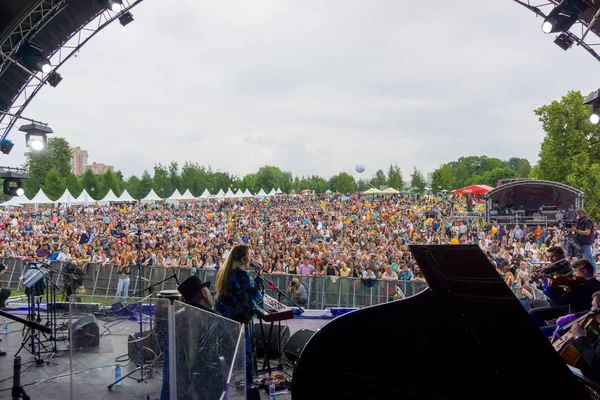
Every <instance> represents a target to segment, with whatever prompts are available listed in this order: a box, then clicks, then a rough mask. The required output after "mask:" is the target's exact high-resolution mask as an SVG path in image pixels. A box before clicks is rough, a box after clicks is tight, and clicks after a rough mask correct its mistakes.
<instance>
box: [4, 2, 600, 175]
mask: <svg viewBox="0 0 600 400" xmlns="http://www.w3.org/2000/svg"><path fill="white" fill-rule="evenodd" d="M175 4H176V5H175ZM133 13H134V17H135V21H134V22H133V23H131V24H129V25H128V26H127V27H121V26H120V25H118V24H113V26H110V27H108V28H107V29H105V30H104V31H103V32H102V33H101V34H99V35H97V36H96V37H95V38H94V39H93V40H91V41H90V43H89V44H88V45H86V46H85V47H84V48H83V49H82V50H81V52H80V54H79V56H78V57H77V58H74V59H72V60H70V62H68V63H67V64H66V65H65V66H64V67H63V68H61V74H62V75H63V77H64V80H63V82H62V83H61V84H60V85H59V86H58V87H57V88H44V90H42V91H41V93H40V95H39V96H38V97H37V98H36V99H35V100H34V101H33V102H32V104H31V105H30V107H29V108H28V109H27V110H26V112H25V113H24V114H25V115H28V116H30V117H32V118H36V119H40V120H43V121H46V122H49V123H50V125H51V126H52V127H53V128H54V130H55V131H56V134H57V135H60V136H64V137H65V138H66V139H67V140H68V141H69V142H70V143H71V144H72V145H74V146H81V147H82V148H85V149H87V150H88V151H89V154H90V161H96V162H104V163H107V164H112V165H114V166H115V167H116V168H117V169H120V170H122V171H123V173H124V174H125V175H131V174H138V175H139V174H141V172H142V171H143V170H144V169H150V170H151V169H152V167H153V166H154V164H155V163H157V162H163V163H166V162H169V161H171V160H176V161H178V162H179V163H180V165H181V164H183V162H184V161H186V160H191V161H194V162H199V163H201V164H205V165H211V166H212V167H213V169H220V170H227V171H230V172H232V173H235V174H239V175H242V174H246V173H250V172H254V171H256V169H258V168H259V167H260V166H262V165H265V164H270V165H277V166H280V167H281V168H282V169H285V170H289V171H292V172H293V173H294V174H298V175H312V174H320V175H323V176H325V177H328V176H330V175H332V174H335V173H337V172H340V171H348V172H352V173H354V172H353V171H354V165H355V164H357V163H363V164H365V165H366V166H367V171H366V172H365V174H363V175H366V176H370V175H371V174H373V173H374V172H375V171H376V170H377V169H380V168H381V169H384V170H386V169H387V168H388V166H389V165H390V164H396V163H397V164H398V165H399V166H400V167H401V168H402V171H403V173H404V175H405V177H407V176H408V175H409V174H410V172H411V171H412V169H413V166H416V167H417V168H419V169H421V171H422V172H423V173H424V174H426V173H427V172H431V171H433V169H434V168H436V167H437V166H438V165H439V164H441V163H443V162H447V161H450V160H454V159H457V158H458V157H461V156H467V155H483V154H485V155H487V156H490V157H498V158H501V159H508V158H510V157H526V158H528V159H529V160H530V161H531V162H532V163H534V162H535V161H536V159H537V154H538V152H539V145H540V141H541V140H542V138H543V132H542V131H541V129H540V125H539V123H538V122H537V119H536V116H535V115H534V114H533V110H534V109H535V108H537V107H539V106H541V105H543V104H546V103H548V102H550V101H552V100H555V99H557V98H559V97H560V96H562V95H564V94H565V93H566V92H567V91H568V90H572V89H576V90H582V91H584V92H587V91H591V90H593V89H595V87H594V86H592V85H597V83H596V82H594V81H593V79H592V77H593V76H595V75H596V69H597V62H596V61H595V60H594V59H593V58H592V57H590V56H589V55H588V54H587V53H585V51H584V50H583V49H581V48H573V49H571V50H569V51H567V52H564V51H562V50H560V49H559V48H558V47H557V46H556V45H554V44H553V43H552V40H553V38H552V37H550V36H548V35H544V34H543V33H542V32H541V29H540V19H536V18H535V17H534V15H533V13H531V12H529V11H528V10H526V9H525V8H523V7H520V6H519V5H518V4H516V3H514V2H511V1H508V0H506V1H494V2H481V1H477V0H465V1H461V2H452V3H449V2H446V1H437V2H408V3H407V2H396V1H391V0H388V1H386V0H382V1H378V2H376V3H373V2H368V1H363V0H361V1H358V0H333V1H327V2H323V1H318V0H307V1H303V2H282V1H275V0H272V1H268V0H262V1H253V2H244V1H238V0H235V1H234V0H230V1H226V2H217V3H203V2H196V1H192V0H178V2H176V3H173V2H143V3H142V4H141V5H140V6H138V7H136V8H135V9H134V12H133ZM568 71H573V73H568ZM17 135H18V132H17V131H16V130H15V131H13V132H12V136H14V137H16V136H17ZM15 142H16V146H15V149H14V150H13V153H15V155H11V156H10V158H9V160H10V161H11V162H13V164H17V163H20V162H21V159H22V157H21V154H19V153H22V152H23V151H24V143H21V140H20V139H18V140H15ZM23 142H24V141H23ZM355 175H356V176H358V175H357V174H355Z"/></svg>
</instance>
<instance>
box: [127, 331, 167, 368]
mask: <svg viewBox="0 0 600 400" xmlns="http://www.w3.org/2000/svg"><path fill="white" fill-rule="evenodd" d="M142 335H143V336H144V338H145V339H144V340H142V346H144V362H146V363H148V362H152V361H154V358H155V357H159V356H160V354H161V351H160V346H159V345H158V340H157V339H156V335H155V334H154V331H143V332H142ZM139 338H140V333H139V332H135V333H130V334H129V339H128V341H127V355H129V360H131V362H133V363H135V364H137V363H139V362H140V342H139V341H138V339H139Z"/></svg>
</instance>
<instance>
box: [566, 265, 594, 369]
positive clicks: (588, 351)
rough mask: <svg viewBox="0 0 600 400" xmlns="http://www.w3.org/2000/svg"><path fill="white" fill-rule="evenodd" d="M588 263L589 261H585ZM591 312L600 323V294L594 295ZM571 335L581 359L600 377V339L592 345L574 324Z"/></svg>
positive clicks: (583, 330) (577, 325) (580, 328)
mask: <svg viewBox="0 0 600 400" xmlns="http://www.w3.org/2000/svg"><path fill="white" fill-rule="evenodd" d="M585 261H587V260H585ZM590 311H591V312H595V313H596V316H595V318H596V321H597V322H600V292H595V293H594V294H593V295H592V308H591V309H590ZM571 335H573V338H574V339H575V340H574V341H573V346H575V347H576V348H577V350H579V353H581V358H583V360H584V361H585V362H586V364H588V365H589V366H590V368H591V370H592V372H593V373H594V374H595V375H596V376H600V337H598V339H596V341H595V342H594V343H590V342H589V341H588V340H587V339H586V336H587V332H586V330H585V329H583V328H582V327H581V325H579V324H573V326H572V327H571Z"/></svg>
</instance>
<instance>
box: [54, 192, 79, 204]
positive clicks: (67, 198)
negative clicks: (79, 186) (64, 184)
mask: <svg viewBox="0 0 600 400" xmlns="http://www.w3.org/2000/svg"><path fill="white" fill-rule="evenodd" d="M75 199H76V197H75V196H73V195H72V194H71V192H69V189H65V191H64V193H63V194H62V196H60V197H59V198H58V200H56V201H55V203H63V204H73V203H74V202H75Z"/></svg>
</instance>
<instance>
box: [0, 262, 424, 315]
mask: <svg viewBox="0 0 600 400" xmlns="http://www.w3.org/2000/svg"><path fill="white" fill-rule="evenodd" d="M0 262H2V263H4V264H5V265H6V266H7V267H8V271H7V272H6V273H5V274H4V275H2V276H0V287H5V288H8V289H10V290H12V291H17V292H20V291H23V290H25V287H24V285H23V283H22V281H21V279H20V278H21V276H23V274H24V273H25V272H26V268H27V267H26V264H25V263H24V262H22V261H21V260H20V259H18V258H0ZM49 264H50V265H51V266H52V269H51V270H50V272H49V273H48V276H49V277H50V278H51V279H52V280H53V281H54V282H55V283H56V284H57V285H58V286H59V287H60V288H63V287H64V285H63V283H62V277H63V275H62V271H63V270H64V267H65V266H66V265H67V263H64V262H59V261H51V262H50V263H49ZM118 267H119V266H118V265H114V264H104V265H102V264H96V263H87V264H85V265H84V267H83V268H84V270H85V279H84V283H83V285H84V286H85V290H86V295H88V296H102V297H114V296H115V294H116V290H117V284H118V281H119V273H118ZM141 272H142V278H143V279H142V285H141V287H140V284H139V279H138V268H137V267H133V268H132V270H131V275H130V283H129V296H133V295H136V294H137V293H138V292H139V291H140V290H144V289H146V288H147V287H148V286H149V285H151V284H152V285H154V284H156V286H155V288H154V292H155V293H157V292H159V291H161V290H167V289H176V288H177V282H176V281H175V278H174V275H177V277H178V279H179V281H180V282H181V281H183V280H185V279H186V278H188V277H189V276H191V275H192V269H190V268H163V267H142V271H141ZM216 273H217V271H214V270H202V269H201V270H198V271H197V272H196V274H197V275H198V276H199V277H200V279H201V280H202V281H210V282H213V283H214V281H215V276H216ZM263 277H264V278H265V279H266V280H269V281H272V282H273V283H274V284H275V286H276V287H278V288H279V289H280V290H281V291H282V292H284V293H285V292H286V290H287V288H288V287H289V284H290V281H291V279H292V277H293V276H292V275H287V274H286V275H271V274H263ZM297 277H298V278H299V279H300V283H301V284H302V285H303V286H304V288H305V289H306V292H307V299H306V300H307V303H306V306H305V307H306V308H307V309H317V310H323V309H326V308H329V307H366V306H372V305H375V304H380V303H385V302H388V301H392V300H394V295H395V294H396V293H398V292H399V291H400V292H402V293H403V294H404V295H406V296H412V295H414V294H417V293H418V292H420V291H421V290H423V289H424V288H425V287H427V285H426V284H425V283H421V282H407V281H385V280H381V279H379V280H377V281H376V282H375V283H374V284H373V285H372V286H370V287H369V286H368V285H366V284H365V283H364V282H362V280H361V279H360V278H341V277H335V276H305V275H297ZM158 282H160V283H158ZM157 283H158V284H157ZM398 289H399V290H398ZM211 290H213V291H214V284H213V285H211ZM146 293H147V292H146ZM265 293H267V294H269V295H270V296H272V297H274V298H276V299H277V298H278V293H277V292H276V291H275V290H274V289H273V288H272V287H270V285H267V284H265ZM213 294H214V293H213ZM137 295H138V296H139V295H140V294H137ZM58 298H59V300H63V299H64V296H63V295H62V294H59V296H58ZM281 301H282V302H283V303H286V304H287V303H289V302H288V301H287V300H286V299H285V298H284V297H283V296H281Z"/></svg>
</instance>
